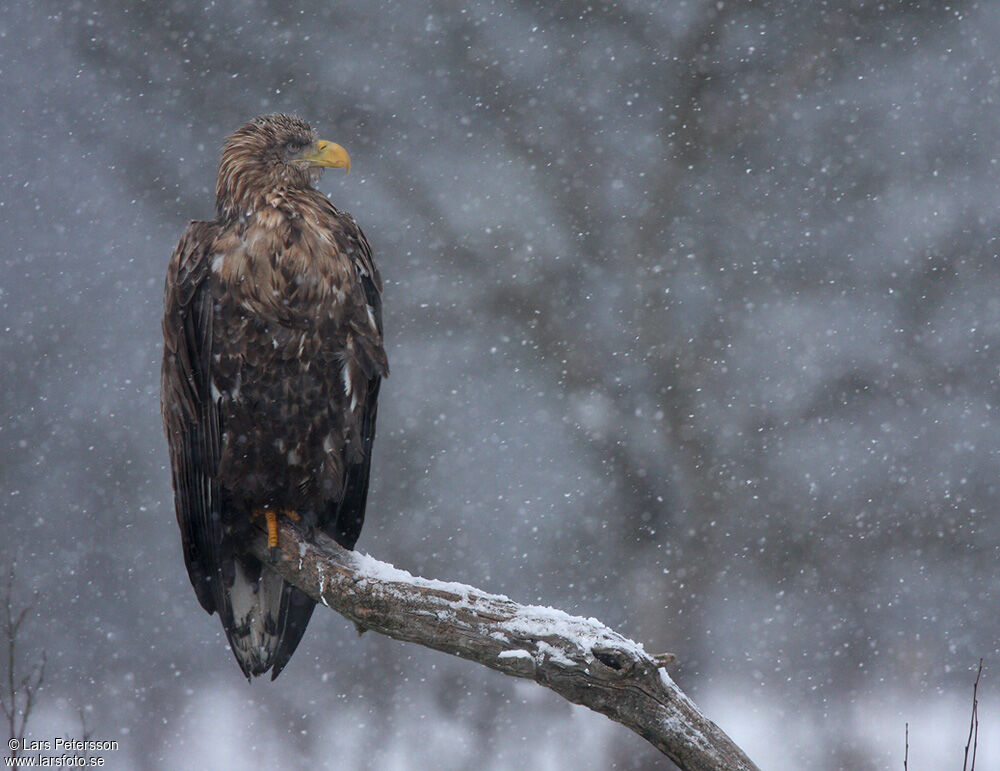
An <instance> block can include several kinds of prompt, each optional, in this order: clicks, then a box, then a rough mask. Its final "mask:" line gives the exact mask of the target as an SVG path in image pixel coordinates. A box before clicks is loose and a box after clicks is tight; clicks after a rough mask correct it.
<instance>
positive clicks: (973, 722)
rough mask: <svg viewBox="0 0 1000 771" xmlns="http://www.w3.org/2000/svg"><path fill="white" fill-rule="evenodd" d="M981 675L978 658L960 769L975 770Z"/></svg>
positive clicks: (981, 664) (964, 770)
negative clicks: (970, 752) (970, 748)
mask: <svg viewBox="0 0 1000 771" xmlns="http://www.w3.org/2000/svg"><path fill="white" fill-rule="evenodd" d="M982 676H983V660H982V659H979V669H978V670H977V671H976V682H974V683H973V684H972V717H971V718H970V719H969V740H968V741H967V742H966V743H965V760H964V761H963V762H962V771H966V769H968V771H975V768H976V749H977V748H978V746H979V678H981V677H982ZM970 745H971V746H972V765H971V766H970V765H969V746H970Z"/></svg>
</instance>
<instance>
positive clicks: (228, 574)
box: [161, 115, 389, 678]
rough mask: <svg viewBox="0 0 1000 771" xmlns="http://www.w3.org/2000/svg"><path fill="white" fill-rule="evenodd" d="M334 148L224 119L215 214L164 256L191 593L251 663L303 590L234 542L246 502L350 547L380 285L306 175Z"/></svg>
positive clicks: (353, 236)
mask: <svg viewBox="0 0 1000 771" xmlns="http://www.w3.org/2000/svg"><path fill="white" fill-rule="evenodd" d="M349 163H350V162H349V160H348V158H347V154H346V152H344V151H343V149H342V148H340V147H339V146H337V145H334V144H332V143H329V142H323V141H320V140H318V138H317V136H316V133H315V132H314V131H313V130H312V129H311V128H310V127H309V126H308V125H307V124H306V123H304V122H303V121H301V120H299V119H298V118H294V117H290V116H287V115H265V116H263V117H260V118H256V119H254V120H252V121H250V122H249V123H247V124H246V125H244V126H242V127H241V128H239V129H238V130H237V131H236V132H234V133H233V134H232V135H231V136H230V137H229V138H228V139H227V141H226V144H225V147H224V149H223V153H222V161H221V163H220V164H219V179H218V185H217V188H216V219H215V220H214V221H213V222H192V223H191V224H190V225H189V226H188V229H187V231H186V232H185V233H184V235H183V236H182V237H181V240H180V243H178V245H177V248H176V249H175V250H174V254H173V256H172V257H171V259H170V266H169V269H168V272H167V283H166V293H165V313H164V317H163V338H164V350H163V369H162V394H161V401H162V408H163V422H164V428H165V430H166V434H167V441H168V444H169V446H170V461H171V466H172V470H173V484H174V500H175V506H176V510H177V523H178V525H179V526H180V530H181V541H182V545H183V549H184V560H185V563H186V564H187V569H188V575H189V577H190V578H191V583H192V584H193V586H194V589H195V593H196V594H197V596H198V600H199V602H200V603H201V605H202V606H203V607H204V608H205V610H206V611H208V612H209V613H213V612H217V613H218V614H219V617H220V618H221V620H222V625H223V627H224V628H225V631H226V635H227V637H228V639H229V643H230V645H231V647H232V649H233V653H234V654H235V655H236V659H237V661H238V662H239V664H240V667H241V668H242V670H243V672H244V674H246V675H247V677H250V676H251V675H259V674H262V673H264V672H266V671H267V670H268V669H271V676H272V678H274V677H277V676H278V673H279V672H280V671H281V669H282V668H283V667H284V666H285V664H286V663H287V662H288V659H289V657H290V656H291V655H292V653H293V652H294V650H295V647H296V646H297V645H298V642H299V640H300V639H301V637H302V633H303V632H304V631H305V627H306V624H307V623H308V621H309V617H310V616H311V615H312V611H313V606H314V603H313V602H312V600H310V599H309V598H308V597H307V596H306V595H305V594H304V593H302V592H301V591H299V590H298V589H296V588H295V587H293V586H291V585H289V584H286V583H284V581H282V579H281V578H280V577H279V576H278V575H277V574H276V573H275V572H273V571H272V570H271V569H270V568H269V567H267V565H262V564H261V563H260V562H259V561H258V560H256V559H255V558H254V557H252V556H249V555H248V554H246V553H245V551H244V546H245V543H246V539H247V538H249V537H250V523H251V518H252V517H253V516H254V514H255V512H257V513H259V512H261V511H263V510H265V509H270V510H273V511H290V512H294V513H295V514H296V515H297V516H299V517H301V518H302V519H303V520H304V521H305V523H306V525H307V526H309V527H318V528H320V529H322V530H324V531H325V532H327V533H328V534H329V535H331V536H332V537H333V538H335V539H336V540H337V542H338V543H340V544H341V545H343V546H345V547H346V548H348V549H350V548H353V547H354V544H355V542H356V541H357V538H358V535H359V533H360V531H361V524H362V522H363V521H364V513H365V501H366V498H367V495H368V471H369V464H370V461H371V450H372V441H373V439H374V435H375V415H376V407H377V404H376V402H377V398H378V390H379V383H380V382H381V378H383V377H385V376H386V375H387V374H388V372H389V367H388V362H387V360H386V355H385V349H384V347H383V343H382V301H381V291H382V283H381V279H380V277H379V273H378V270H377V268H376V267H375V263H374V260H373V258H372V254H371V249H370V247H369V246H368V242H367V241H366V240H365V237H364V235H363V234H362V233H361V230H360V229H359V228H358V226H357V223H356V222H355V221H354V218H353V217H351V216H350V215H349V214H346V213H343V212H340V211H338V210H337V209H336V208H335V207H334V206H333V205H332V204H331V203H330V202H329V201H328V200H327V199H326V197H325V196H324V195H323V194H322V193H320V192H319V191H317V190H316V189H315V188H314V187H313V186H312V183H313V181H314V180H315V178H316V176H317V175H318V173H319V172H320V171H321V170H322V167H324V166H335V167H342V166H347V167H348V168H349Z"/></svg>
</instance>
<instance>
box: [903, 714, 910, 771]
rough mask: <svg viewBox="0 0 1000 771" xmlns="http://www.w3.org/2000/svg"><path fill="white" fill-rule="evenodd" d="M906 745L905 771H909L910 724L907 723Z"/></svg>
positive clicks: (904, 754) (904, 753)
mask: <svg viewBox="0 0 1000 771" xmlns="http://www.w3.org/2000/svg"><path fill="white" fill-rule="evenodd" d="M904 741H905V742H906V744H905V745H904V748H903V771H907V769H908V768H909V765H908V763H909V762H910V724H909V723H906V738H905V740H904Z"/></svg>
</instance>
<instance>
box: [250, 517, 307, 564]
mask: <svg viewBox="0 0 1000 771" xmlns="http://www.w3.org/2000/svg"><path fill="white" fill-rule="evenodd" d="M278 513H279V511H276V510H275V509H254V511H253V513H252V514H251V517H250V518H251V519H252V520H255V519H259V518H260V517H263V518H264V522H265V524H266V526H267V556H268V558H269V559H270V560H271V562H277V561H278ZM280 513H281V514H283V515H284V516H286V517H288V519H290V520H292V522H298V521H300V520H301V519H302V518H301V517H300V516H299V515H298V514H297V513H295V512H294V511H292V510H291V509H281V510H280Z"/></svg>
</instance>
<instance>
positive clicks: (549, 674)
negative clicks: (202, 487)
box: [252, 521, 757, 771]
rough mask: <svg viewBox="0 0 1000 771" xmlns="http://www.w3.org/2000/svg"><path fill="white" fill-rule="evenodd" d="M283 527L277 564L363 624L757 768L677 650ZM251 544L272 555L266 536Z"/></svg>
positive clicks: (687, 753)
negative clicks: (696, 686) (680, 676)
mask: <svg viewBox="0 0 1000 771" xmlns="http://www.w3.org/2000/svg"><path fill="white" fill-rule="evenodd" d="M280 528H281V529H280V536H279V544H280V551H281V555H280V558H279V560H278V563H277V564H274V568H275V569H276V570H277V571H278V572H279V573H280V574H281V575H282V577H283V578H285V579H286V580H287V581H290V582H291V583H293V584H295V585H296V586H298V587H299V588H300V589H302V590H303V591H304V592H306V593H307V594H308V595H309V596H310V597H312V598H313V599H314V600H316V601H317V602H319V603H322V604H323V605H326V606H327V607H328V608H331V609H333V610H335V611H336V612H338V613H340V614H341V615H342V616H344V617H346V618H347V619H349V620H351V621H353V622H354V623H355V624H357V625H358V626H359V627H363V628H365V629H371V630H373V631H375V632H379V633H381V634H384V635H388V636H389V637H392V638H395V639H397V640H404V641H406V642H414V643H418V644H420V645H424V646H426V647H428V648H434V649H435V650H440V651H444V652H446V653H451V654H454V655H456V656H460V657H461V658H466V659H469V660H471V661H475V662H477V663H479V664H482V665H484V666H487V667H490V668H491V669H496V670H498V671H500V672H503V673H504V674H506V675H511V676H513V677H525V678H529V679H532V680H534V681H535V682H537V683H540V684H541V685H544V686H545V687H547V688H551V689H552V690H553V691H555V692H556V693H558V694H559V695H560V696H562V697H563V698H565V699H568V700H569V701H571V702H573V703H575V704H582V705H584V706H586V707H589V708H590V709H592V710H595V711H597V712H600V713H602V714H604V715H607V716H608V717H610V718H611V719H612V720H616V721H618V722H619V723H622V724H623V725H625V726H627V727H628V728H631V729H632V730H633V731H635V732H636V733H638V734H639V735H640V736H642V737H643V738H644V739H646V740H647V741H648V742H650V743H651V744H652V745H653V746H655V747H656V748H657V749H658V750H660V751H661V752H662V753H663V754H665V755H666V756H667V757H669V758H670V759H671V760H673V761H674V763H676V764H677V765H678V766H679V767H680V768H681V769H685V771H688V770H690V771H719V770H720V769H726V771H751V770H752V769H756V768H757V766H755V765H754V764H753V762H752V761H751V760H750V759H749V758H748V757H747V756H746V754H745V753H744V752H743V751H742V750H741V749H740V748H739V747H737V746H736V744H734V743H733V741H732V740H731V739H730V738H729V737H728V736H726V734H725V733H724V732H723V731H722V730H721V729H720V728H719V727H718V726H716V725H715V724H714V723H713V722H712V721H711V720H709V719H708V718H706V717H705V716H704V715H702V714H701V712H700V711H699V710H698V708H697V707H696V706H695V705H694V703H693V702H692V701H691V700H690V699H689V698H688V697H687V696H686V695H685V694H684V692H683V691H681V690H680V688H678V687H677V685H676V684H675V683H674V682H673V680H671V679H670V676H669V675H667V673H666V671H665V670H663V669H662V668H661V667H660V665H659V662H660V661H665V660H667V659H666V657H667V656H668V655H669V654H663V655H662V656H651V655H650V654H648V653H646V652H645V651H644V650H643V648H642V646H641V645H639V644H638V643H635V642H633V641H632V640H629V639H628V638H626V637H623V636H622V635H620V634H618V633H617V632H615V631H614V630H612V629H609V628H608V627H606V626H605V625H604V624H602V623H601V622H599V621H597V620H596V619H593V618H589V619H587V618H582V617H579V616H571V615H569V614H567V613H564V612H563V611H560V610H556V609H554V608H545V607H539V606H534V605H519V604H518V603H516V602H513V601H512V600H510V599H508V598H507V597H504V596H502V595H497V594H487V593H486V592H483V591H480V590H479V589H476V588H475V587H472V586H467V585H465V584H458V583H450V582H444V581H434V580H429V579H425V578H419V577H416V576H412V575H410V574H409V573H407V572H406V571H404V570H399V569H397V568H395V567H393V566H392V565H389V564H388V563H385V562H379V561H378V560H376V559H374V558H372V557H369V556H367V555H363V554H359V553H357V552H352V551H347V550H346V549H343V548H341V547H340V546H338V545H337V544H336V543H335V542H334V541H333V540H331V539H329V538H327V537H326V536H324V535H323V534H317V535H316V538H315V541H314V542H313V543H310V542H308V541H307V540H306V538H305V536H304V535H303V534H302V532H301V531H300V530H299V528H298V527H297V526H295V525H294V524H292V523H290V522H287V521H282V522H281V524H280ZM252 551H253V553H254V554H255V555H256V556H257V557H258V558H259V559H261V560H264V561H266V562H270V560H268V559H267V555H268V548H267V542H266V538H265V537H264V535H263V533H261V535H260V537H259V538H257V540H256V541H255V542H254V544H253V547H252ZM272 564H273V563H272Z"/></svg>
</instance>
